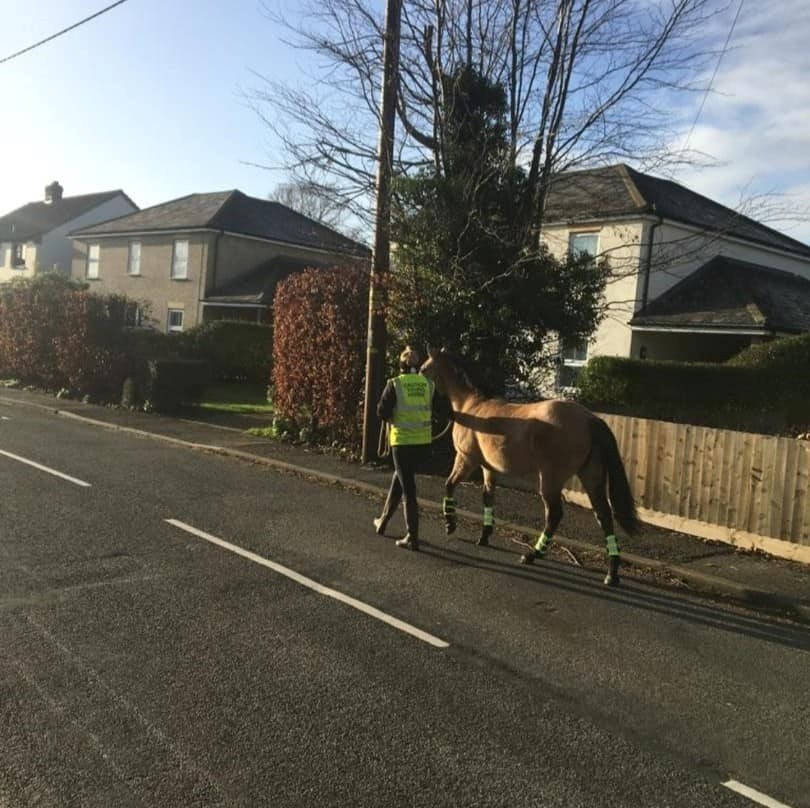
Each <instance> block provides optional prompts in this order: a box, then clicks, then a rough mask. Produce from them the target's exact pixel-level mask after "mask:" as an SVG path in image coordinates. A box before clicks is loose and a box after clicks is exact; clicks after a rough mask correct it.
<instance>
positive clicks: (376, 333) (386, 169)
mask: <svg viewBox="0 0 810 808" xmlns="http://www.w3.org/2000/svg"><path fill="white" fill-rule="evenodd" d="M401 17H402V0H387V3H386V8H385V35H384V41H383V80H382V92H381V95H380V139H379V143H378V145H377V161H378V162H377V207H376V216H375V231H374V251H373V254H372V261H371V283H370V285H369V292H368V336H367V339H366V393H365V399H364V402H363V447H362V452H361V457H360V459H361V462H363V463H369V462H371V460H373V459H374V457H375V456H376V453H377V436H378V433H379V429H380V419H379V418H378V417H377V409H376V405H377V399H378V398H379V396H380V393H381V392H382V382H383V372H384V370H385V344H386V328H385V303H386V300H385V289H384V287H383V282H384V280H385V276H386V275H387V273H388V269H389V267H390V261H391V174H392V165H393V162H394V125H395V121H396V107H397V85H398V82H399V31H400V19H401Z"/></svg>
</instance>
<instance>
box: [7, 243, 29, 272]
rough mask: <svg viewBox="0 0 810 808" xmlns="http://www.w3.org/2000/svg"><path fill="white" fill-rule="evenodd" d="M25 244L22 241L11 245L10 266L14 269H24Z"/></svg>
mask: <svg viewBox="0 0 810 808" xmlns="http://www.w3.org/2000/svg"><path fill="white" fill-rule="evenodd" d="M25 253H26V244H25V242H24V241H17V242H14V243H13V244H12V245H11V266H12V267H13V268H14V269H18V268H19V269H25Z"/></svg>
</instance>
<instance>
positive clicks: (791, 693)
mask: <svg viewBox="0 0 810 808" xmlns="http://www.w3.org/2000/svg"><path fill="white" fill-rule="evenodd" d="M0 418H4V419H8V420H2V421H0V490H2V492H3V498H2V505H0V507H1V508H2V511H1V512H0V808H23V807H24V808H28V806H100V807H104V808H107V806H109V807H110V808H119V806H120V807H121V808H124V807H125V806H161V808H166V806H215V805H216V806H264V805H268V806H269V805H272V806H318V807H319V808H324V807H325V806H431V808H433V807H434V806H453V807H454V808H462V807H466V806H510V808H519V807H520V806H544V807H547V806H566V807H567V808H575V807H576V806H583V807H585V806H587V807H588V808H598V807H599V806H621V807H622V808H633V807H634V806H644V807H645V808H652V807H653V806H655V807H656V808H663V806H690V808H695V807H696V806H713V807H714V806H721V807H722V806H750V805H756V804H769V803H767V802H763V801H764V800H765V797H757V798H756V799H759V800H760V801H761V802H760V803H757V802H756V801H752V799H751V798H750V797H745V796H741V795H740V794H739V793H737V792H735V791H732V790H731V789H730V788H729V787H727V786H724V785H723V783H725V782H727V781H735V782H738V783H741V784H744V786H747V787H749V788H753V789H755V790H757V791H758V792H760V793H761V794H763V795H768V797H769V798H770V799H771V800H772V801H773V802H771V803H770V805H772V806H778V805H780V804H781V805H788V806H790V807H791V808H801V807H802V806H805V807H807V806H810V765H808V763H810V753H808V748H810V745H809V743H808V742H810V687H808V680H810V677H809V676H808V673H810V632H809V631H808V630H806V629H803V628H800V627H794V626H791V625H788V624H784V623H779V622H776V621H773V620H770V619H767V618H757V617H753V616H750V615H741V614H735V613H733V612H729V611H723V610H721V609H720V608H719V607H717V606H716V605H712V604H708V603H705V602H701V601H699V600H697V599H695V598H689V597H687V596H676V595H672V594H668V593H664V592H662V591H660V590H656V589H654V588H648V587H645V586H643V585H640V584H637V583H629V582H628V583H627V584H626V585H625V587H624V588H622V589H621V590H607V589H605V588H604V587H603V586H602V584H601V577H602V576H601V574H600V575H596V574H591V573H588V572H586V571H584V570H579V569H576V568H575V567H571V566H563V565H560V564H555V563H553V562H545V563H544V564H538V565H535V566H534V567H531V568H524V567H520V566H518V565H517V564H516V559H517V556H516V555H515V554H512V553H509V552H506V551H504V550H503V549H501V550H496V549H479V548H477V547H475V546H473V545H471V544H469V543H466V542H462V541H447V540H446V539H445V537H444V535H443V532H442V527H441V525H440V524H439V522H438V521H436V520H432V519H425V520H424V524H423V531H422V535H423V541H425V542H426V545H425V552H422V553H419V554H412V553H407V552H404V551H400V550H397V549H396V548H395V547H394V545H393V539H392V538H389V539H384V538H379V537H377V536H375V535H374V533H373V530H372V528H371V519H372V517H373V516H374V515H376V513H377V509H378V507H379V503H376V502H374V501H372V500H371V499H370V498H368V497H364V496H361V495H358V494H354V493H351V492H349V491H346V490H343V489H341V488H339V487H337V486H327V485H324V484H321V483H316V482H313V481H310V480H306V479H302V478H299V477H296V476H293V475H288V474H281V473H278V472H276V471H272V470H269V469H267V468H265V467H258V466H253V465H250V464H247V463H243V462H240V461H236V460H233V459H229V458H224V457H219V456H214V455H208V454H204V453H200V452H194V451H190V450H187V449H182V448H175V447H172V446H167V445H165V444H161V443H158V442H153V441H150V440H148V439H142V438H137V437H133V436H131V435H126V434H122V433H116V432H113V431H110V430H105V429H99V428H94V427H89V426H86V425H83V424H80V423H75V422H72V421H68V420H64V419H60V418H58V417H56V416H49V415H45V414H37V413H32V412H30V411H27V410H23V409H21V408H14V407H6V406H0ZM12 455H13V456H12ZM23 461H33V462H35V463H38V464H40V465H41V466H44V467H46V468H36V467H34V466H31V465H29V464H28V463H26V462H23ZM52 471H58V472H60V473H62V474H64V475H68V476H69V477H70V478H72V479H66V478H64V477H59V476H55V475H54V474H53V473H51V472H52ZM82 482H83V483H89V486H87V485H81V484H80V483H82ZM167 520H173V521H172V522H168V521H167ZM181 523H182V524H181ZM200 534H203V535H200ZM217 541H221V542H226V543H228V546H224V545H223V544H221V543H215V542H217ZM235 550H239V551H241V552H242V554H239V553H238V552H237V551H235ZM245 553H246V554H247V555H246V554H245ZM268 564H269V565H270V566H268ZM296 576H304V578H296ZM324 587H325V588H327V589H326V590H324ZM342 596H346V597H347V598H350V599H355V600H354V601H349V602H346V601H345V600H341V599H338V598H340V597H342ZM374 609H376V610H378V612H377V613H369V610H371V611H372V612H373V610H374ZM386 620H388V622H386ZM397 620H398V621H402V624H403V625H400V624H397V623H396V621H397ZM392 621H393V624H392ZM741 787H742V786H740V788H741Z"/></svg>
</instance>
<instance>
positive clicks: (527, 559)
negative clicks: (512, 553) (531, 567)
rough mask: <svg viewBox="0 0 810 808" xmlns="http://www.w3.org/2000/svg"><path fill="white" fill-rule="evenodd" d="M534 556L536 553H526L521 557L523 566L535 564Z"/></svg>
mask: <svg viewBox="0 0 810 808" xmlns="http://www.w3.org/2000/svg"><path fill="white" fill-rule="evenodd" d="M534 556H535V554H534V553H524V554H523V555H522V556H521V557H520V563H521V564H534Z"/></svg>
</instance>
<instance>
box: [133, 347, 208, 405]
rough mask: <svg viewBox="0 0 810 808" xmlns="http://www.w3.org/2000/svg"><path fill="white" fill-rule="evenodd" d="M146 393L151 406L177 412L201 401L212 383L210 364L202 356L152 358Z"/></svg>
mask: <svg viewBox="0 0 810 808" xmlns="http://www.w3.org/2000/svg"><path fill="white" fill-rule="evenodd" d="M146 367H147V377H146V383H145V385H144V387H143V391H144V392H143V395H144V398H145V400H146V402H147V405H146V406H147V409H152V410H155V411H157V412H176V411H177V410H178V409H180V408H181V407H182V406H183V404H186V403H190V402H192V401H199V400H200V399H201V398H202V396H203V393H204V392H205V388H206V387H207V385H208V380H209V371H208V365H207V364H206V363H205V362H203V361H202V360H200V359H150V360H149V361H148V362H147V365H146Z"/></svg>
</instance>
